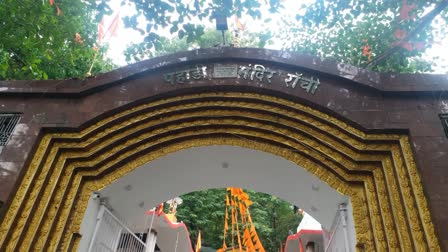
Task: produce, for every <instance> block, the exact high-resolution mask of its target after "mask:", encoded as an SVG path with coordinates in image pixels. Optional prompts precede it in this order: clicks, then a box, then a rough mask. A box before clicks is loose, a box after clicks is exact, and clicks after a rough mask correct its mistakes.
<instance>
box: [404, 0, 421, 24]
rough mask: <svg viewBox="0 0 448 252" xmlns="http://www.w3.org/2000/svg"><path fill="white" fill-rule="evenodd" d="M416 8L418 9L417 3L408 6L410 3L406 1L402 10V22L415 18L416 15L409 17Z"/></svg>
mask: <svg viewBox="0 0 448 252" xmlns="http://www.w3.org/2000/svg"><path fill="white" fill-rule="evenodd" d="M415 8H417V5H415V3H413V4H411V5H408V1H407V0H404V1H403V4H402V5H401V9H400V20H406V19H411V18H415V15H412V16H409V12H411V11H412V10H413V9H415Z"/></svg>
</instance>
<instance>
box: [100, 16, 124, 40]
mask: <svg viewBox="0 0 448 252" xmlns="http://www.w3.org/2000/svg"><path fill="white" fill-rule="evenodd" d="M119 26H120V12H117V14H116V15H115V17H114V19H112V22H111V23H110V24H109V26H108V27H107V30H106V29H105V27H106V26H105V21H104V17H103V19H102V20H101V22H100V23H99V24H98V43H101V42H102V41H103V40H104V39H106V37H107V36H108V35H110V37H112V36H118V34H117V33H118V28H119Z"/></svg>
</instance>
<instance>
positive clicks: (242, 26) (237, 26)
mask: <svg viewBox="0 0 448 252" xmlns="http://www.w3.org/2000/svg"><path fill="white" fill-rule="evenodd" d="M235 25H236V28H238V30H240V31H244V25H243V24H242V23H241V22H240V20H239V19H238V17H237V16H235Z"/></svg>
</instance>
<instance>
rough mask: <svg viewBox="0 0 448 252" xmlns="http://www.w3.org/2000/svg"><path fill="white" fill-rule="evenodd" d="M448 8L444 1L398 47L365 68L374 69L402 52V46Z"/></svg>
mask: <svg viewBox="0 0 448 252" xmlns="http://www.w3.org/2000/svg"><path fill="white" fill-rule="evenodd" d="M447 6H448V0H442V2H440V3H439V4H438V5H437V6H436V7H435V8H434V9H433V10H432V11H431V12H429V13H428V14H426V15H425V16H424V17H423V18H422V19H421V21H420V23H419V24H418V25H417V27H415V29H414V30H413V31H411V32H409V33H408V34H407V35H406V37H405V38H403V39H402V40H401V41H400V42H399V43H398V44H397V45H395V46H393V47H391V48H389V50H387V51H386V52H384V53H383V54H381V55H379V56H377V57H375V58H374V59H373V60H372V61H371V62H370V63H369V64H367V66H366V67H365V68H373V67H375V66H376V65H378V64H380V63H381V62H383V61H385V60H386V59H387V58H389V57H390V56H391V55H392V54H394V53H395V52H397V51H398V50H400V48H401V47H400V44H403V43H404V42H407V41H409V40H410V39H411V38H413V37H414V36H415V35H416V34H418V33H419V32H420V31H421V30H423V28H425V27H426V26H427V25H429V24H430V23H431V22H432V20H433V19H434V18H435V17H436V16H437V15H439V14H440V13H441V12H442V11H443V10H444V9H445V8H446V7H447Z"/></svg>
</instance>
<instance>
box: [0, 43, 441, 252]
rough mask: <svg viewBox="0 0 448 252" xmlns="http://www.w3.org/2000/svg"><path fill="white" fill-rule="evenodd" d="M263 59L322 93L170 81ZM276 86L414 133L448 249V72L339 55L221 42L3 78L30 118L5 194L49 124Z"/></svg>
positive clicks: (7, 157)
mask: <svg viewBox="0 0 448 252" xmlns="http://www.w3.org/2000/svg"><path fill="white" fill-rule="evenodd" d="M216 62H217V63H225V64H230V63H235V64H239V65H247V64H254V63H257V64H263V65H264V66H265V67H269V68H271V69H274V70H276V71H283V72H296V71H299V72H303V73H305V74H308V75H313V76H316V77H319V78H320V82H321V85H320V87H319V89H318V90H317V92H316V94H315V95H311V94H309V93H306V92H304V91H303V90H302V89H299V88H295V89H292V88H288V87H286V85H285V84H284V82H282V80H280V79H279V80H273V83H271V84H267V83H261V84H260V82H257V81H250V80H249V81H247V80H244V79H211V80H200V81H195V82H192V83H191V84H183V85H170V84H167V83H165V82H164V81H163V78H162V75H161V74H162V73H166V72H172V71H174V69H177V68H182V66H186V65H194V64H198V63H200V64H204V65H207V66H208V67H211V66H212V65H213V63H216ZM248 88H250V89H254V90H257V92H260V93H263V92H276V93H277V94H278V95H280V96H284V97H286V98H290V99H294V100H297V101H298V102H301V103H306V104H308V105H311V106H313V107H315V108H319V109H321V110H322V111H324V112H327V113H331V114H332V115H335V116H337V117H339V118H344V119H345V120H346V121H349V122H352V123H353V124H355V125H359V126H360V127H361V128H363V129H366V130H381V131H384V132H393V131H394V130H400V131H401V132H404V131H407V132H409V135H410V139H411V141H412V144H413V147H414V152H415V157H416V162H417V166H418V168H419V170H420V172H421V177H422V181H423V185H424V189H425V192H426V194H427V196H428V200H429V205H430V208H431V211H432V216H433V221H434V223H435V225H436V228H437V232H438V234H439V236H440V238H441V242H442V244H441V245H442V248H445V249H447V248H448V138H447V136H446V135H445V132H444V131H443V127H442V124H441V121H440V119H439V114H441V113H448V94H447V91H448V75H422V74H420V75H412V74H406V75H403V74H378V73H372V72H369V71H366V70H361V69H358V68H354V67H351V66H347V65H343V64H337V63H334V62H327V61H320V60H318V59H315V58H310V57H306V56H297V55H291V54H289V53H285V52H279V51H269V50H257V49H232V48H219V49H208V50H199V51H193V52H186V53H180V54H176V55H171V56H167V57H161V58H157V59H151V60H148V61H145V62H141V63H137V64H135V65H132V66H127V67H124V68H122V69H119V70H116V71H114V72H111V73H107V74H104V75H101V76H97V77H94V78H90V79H87V80H84V81H81V80H67V81H35V82H32V81H9V82H0V113H8V112H19V113H22V118H21V120H20V123H19V125H18V126H17V127H16V129H15V131H14V133H13V135H12V137H11V139H10V140H9V143H8V145H7V146H6V147H5V148H3V150H2V152H1V153H0V200H1V201H6V200H7V199H8V197H10V196H11V195H12V192H13V188H14V185H15V184H16V183H17V181H18V177H19V174H20V172H21V171H22V170H23V168H24V167H26V165H24V164H25V163H26V162H27V160H28V158H29V157H30V155H32V147H33V145H34V144H35V142H36V139H38V135H39V132H40V131H41V129H42V128H43V127H58V128H64V127H69V128H78V127H80V126H81V125H83V124H86V123H87V122H88V121H89V120H94V119H95V118H96V117H98V116H100V115H104V114H105V113H106V114H108V113H113V112H114V111H113V110H114V109H120V108H122V107H124V106H132V105H133V104H138V103H140V102H142V101H143V100H145V99H151V98H152V97H154V96H155V95H160V97H163V95H166V94H167V92H185V91H187V90H191V89H198V92H200V90H201V89H207V90H217V91H218V90H222V89H226V90H233V91H238V90H243V89H248Z"/></svg>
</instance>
